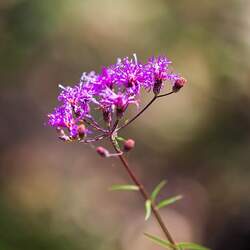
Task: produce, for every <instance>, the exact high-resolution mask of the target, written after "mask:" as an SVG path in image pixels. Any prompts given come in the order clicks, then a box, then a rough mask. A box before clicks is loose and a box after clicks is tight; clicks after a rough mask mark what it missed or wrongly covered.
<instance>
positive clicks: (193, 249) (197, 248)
mask: <svg viewBox="0 0 250 250" xmlns="http://www.w3.org/2000/svg"><path fill="white" fill-rule="evenodd" d="M176 245H177V247H178V248H182V249H186V248H187V249H189V250H210V249H209V248H207V247H203V246H201V245H198V244H196V243H191V242H180V243H177V244H176Z"/></svg>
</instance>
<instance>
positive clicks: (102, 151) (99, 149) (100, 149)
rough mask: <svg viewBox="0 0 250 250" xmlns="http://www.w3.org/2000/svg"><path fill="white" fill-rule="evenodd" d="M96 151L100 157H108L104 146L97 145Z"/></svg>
mask: <svg viewBox="0 0 250 250" xmlns="http://www.w3.org/2000/svg"><path fill="white" fill-rule="evenodd" d="M96 152H97V153H98V154H99V155H100V156H101V157H108V156H109V151H108V150H107V149H105V148H104V147H97V148H96Z"/></svg>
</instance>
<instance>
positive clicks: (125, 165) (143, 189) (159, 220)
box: [110, 138, 177, 250]
mask: <svg viewBox="0 0 250 250" xmlns="http://www.w3.org/2000/svg"><path fill="white" fill-rule="evenodd" d="M110 139H111V142H112V145H113V147H114V149H115V151H116V152H117V153H121V150H120V149H119V148H118V147H117V144H116V143H115V141H114V140H113V139H112V138H110ZM118 157H119V159H120V160H121V162H122V164H123V166H124V168H125V169H126V171H127V173H128V175H129V176H130V178H131V179H132V181H133V182H134V183H135V184H136V185H137V186H138V187H139V191H140V193H141V195H142V197H143V198H144V200H145V201H147V200H151V198H150V196H149V195H148V193H147V192H146V190H145V188H144V186H143V185H142V184H141V182H140V181H139V180H138V179H137V177H136V176H135V174H134V173H133V171H132V170H131V168H130V167H129V164H128V162H127V160H126V159H125V157H124V156H123V155H122V154H121V155H119V156H118ZM151 208H152V212H153V214H154V216H155V218H156V220H157V222H158V223H159V225H160V227H161V229H162V231H163V233H164V234H165V236H166V238H167V240H168V241H169V242H170V243H171V244H172V245H173V248H172V249H173V250H177V247H176V245H175V241H174V239H173V237H172V236H171V234H170V232H169V231H168V229H167V227H166V225H165V224H164V222H163V219H162V218H161V215H160V213H159V211H158V210H157V208H156V206H155V203H154V202H153V201H151Z"/></svg>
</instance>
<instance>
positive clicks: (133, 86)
mask: <svg viewBox="0 0 250 250" xmlns="http://www.w3.org/2000/svg"><path fill="white" fill-rule="evenodd" d="M114 71H115V77H114V78H115V82H117V84H118V86H120V87H121V88H120V89H119V90H121V89H124V90H125V91H126V92H127V93H129V94H132V95H138V94H139V93H140V89H141V86H142V85H143V84H144V82H145V80H146V79H145V77H147V74H144V68H143V65H142V64H141V63H139V62H138V61H137V57H136V55H135V54H134V60H133V59H129V58H128V57H126V58H123V59H119V60H118V61H117V64H116V66H115V69H114Z"/></svg>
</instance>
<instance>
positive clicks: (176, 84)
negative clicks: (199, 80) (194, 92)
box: [173, 77, 187, 92]
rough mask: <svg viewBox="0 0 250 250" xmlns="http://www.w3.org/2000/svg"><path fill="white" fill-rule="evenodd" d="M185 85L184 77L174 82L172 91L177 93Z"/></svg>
mask: <svg viewBox="0 0 250 250" xmlns="http://www.w3.org/2000/svg"><path fill="white" fill-rule="evenodd" d="M186 83H187V80H186V79H185V78H184V77H180V78H179V79H177V80H176V81H175V82H174V85H173V91H174V92H177V91H179V90H180V89H181V88H182V87H183V86H184V85H185V84H186Z"/></svg>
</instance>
